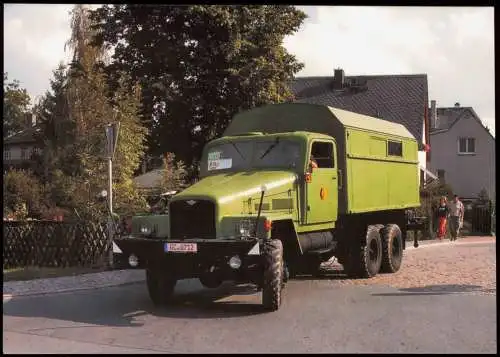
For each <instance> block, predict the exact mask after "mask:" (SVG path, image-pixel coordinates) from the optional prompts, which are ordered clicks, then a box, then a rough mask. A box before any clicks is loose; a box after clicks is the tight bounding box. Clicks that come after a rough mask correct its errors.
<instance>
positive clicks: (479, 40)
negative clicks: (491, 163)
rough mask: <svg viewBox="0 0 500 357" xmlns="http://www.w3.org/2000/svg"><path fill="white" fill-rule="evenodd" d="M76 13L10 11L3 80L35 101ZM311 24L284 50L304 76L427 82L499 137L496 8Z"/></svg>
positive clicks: (368, 12)
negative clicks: (418, 77)
mask: <svg viewBox="0 0 500 357" xmlns="http://www.w3.org/2000/svg"><path fill="white" fill-rule="evenodd" d="M71 7H72V6H71V5H65V4H64V5H63V4H60V5H53V4H47V5H45V4H37V5H34V4H6V5H5V6H4V66H5V67H4V72H8V73H9V79H10V80H12V79H14V78H15V79H18V80H20V81H21V84H22V86H24V87H25V88H27V90H28V92H29V93H30V95H32V96H34V97H35V96H38V95H41V94H43V93H44V92H45V91H46V90H47V89H48V88H49V80H50V78H51V77H52V71H53V70H54V69H55V68H56V67H57V65H58V63H59V62H60V61H67V59H68V55H69V54H68V53H65V51H64V44H65V42H66V41H67V39H68V38H69V33H70V28H69V20H70V17H69V14H68V12H69V10H70V9H71ZM301 9H303V10H304V11H305V12H306V13H307V14H308V15H309V18H308V20H307V21H306V22H305V23H304V24H303V26H302V28H301V29H300V30H299V32H297V33H296V34H295V35H293V36H290V37H289V38H286V39H285V47H286V48H287V49H288V51H290V52H291V53H293V54H295V55H296V56H297V57H298V59H299V60H300V61H302V62H304V63H305V68H304V69H303V70H302V71H301V72H300V73H299V74H298V75H299V76H307V75H314V76H328V75H333V70H334V68H336V67H341V68H343V69H344V71H345V73H346V75H362V74H420V73H426V74H427V75H428V80H429V99H435V100H436V101H437V105H438V106H453V105H454V104H455V103H456V102H459V103H460V104H461V105H462V106H471V107H473V108H474V110H475V111H476V112H477V113H478V115H479V116H480V118H481V119H482V120H483V122H484V123H485V124H486V125H487V126H489V127H490V128H491V129H492V131H493V132H494V128H495V119H494V118H495V87H494V77H495V76H494V37H493V36H494V35H493V32H494V28H493V7H490V8H487V7H482V8H480V7H461V8H458V7H421V8H416V7H358V6H356V7H333V6H329V7H321V6H308V7H301Z"/></svg>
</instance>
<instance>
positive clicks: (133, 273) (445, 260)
mask: <svg viewBox="0 0 500 357" xmlns="http://www.w3.org/2000/svg"><path fill="white" fill-rule="evenodd" d="M495 241H496V240H495V237H471V238H463V239H460V240H459V241H457V242H454V243H450V242H448V241H444V242H436V241H430V242H429V241H427V242H421V245H420V247H419V248H416V249H415V248H413V247H412V246H411V244H408V245H407V249H406V250H405V254H404V257H403V265H402V267H401V270H400V271H399V272H398V273H396V274H380V275H378V276H376V277H374V278H371V279H366V280H348V279H345V280H344V279H342V276H341V275H342V272H341V271H342V266H340V265H338V264H336V263H335V260H334V259H333V260H332V261H330V262H328V263H326V264H325V271H326V272H327V273H328V274H336V275H337V274H338V275H340V276H339V277H340V278H341V279H339V280H338V282H339V283H341V284H356V285H373V284H378V285H389V286H392V287H395V288H402V289H404V288H418V289H428V290H429V291H435V290H440V291H442V290H443V289H446V290H447V291H450V290H453V289H455V290H457V292H466V291H465V290H467V289H468V290H469V291H468V293H474V294H489V295H492V294H493V295H496V261H495V255H494V254H493V255H491V254H490V255H488V254H484V253H485V252H486V251H487V250H488V249H490V250H491V249H495V245H492V244H484V243H488V242H489V243H493V242H495ZM144 277H145V274H144V271H143V270H117V271H111V272H101V273H92V274H84V275H79V276H71V277H60V278H49V279H36V280H29V281H10V282H4V285H3V294H4V296H23V295H37V294H47V293H56V292H67V291H77V290H88V289H95V288H104V287H111V286H118V285H123V284H129V283H136V282H141V281H144Z"/></svg>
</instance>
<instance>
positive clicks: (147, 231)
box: [141, 226, 151, 234]
mask: <svg viewBox="0 0 500 357" xmlns="http://www.w3.org/2000/svg"><path fill="white" fill-rule="evenodd" d="M141 233H142V234H150V233H151V228H149V227H145V226H142V227H141Z"/></svg>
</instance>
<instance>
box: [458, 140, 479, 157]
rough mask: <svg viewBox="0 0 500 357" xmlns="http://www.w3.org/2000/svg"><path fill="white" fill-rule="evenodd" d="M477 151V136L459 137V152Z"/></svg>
mask: <svg viewBox="0 0 500 357" xmlns="http://www.w3.org/2000/svg"><path fill="white" fill-rule="evenodd" d="M475 152H476V139H475V138H459V139H458V153H459V154H474V153H475Z"/></svg>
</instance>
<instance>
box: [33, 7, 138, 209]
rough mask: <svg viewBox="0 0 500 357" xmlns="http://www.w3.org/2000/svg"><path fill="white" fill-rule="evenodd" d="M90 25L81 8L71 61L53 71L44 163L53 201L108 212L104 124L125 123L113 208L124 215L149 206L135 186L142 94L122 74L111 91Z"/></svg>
mask: <svg viewBox="0 0 500 357" xmlns="http://www.w3.org/2000/svg"><path fill="white" fill-rule="evenodd" d="M90 25H91V23H90V20H89V18H88V10H87V8H86V7H85V6H83V5H76V6H75V7H74V8H73V11H72V18H71V26H72V32H71V37H70V39H69V41H68V43H67V46H68V47H69V49H70V50H72V51H73V59H72V62H71V64H70V65H69V67H68V68H65V67H64V66H62V65H60V66H59V68H58V69H57V70H56V71H55V72H54V79H53V80H52V81H51V92H49V93H46V95H45V96H44V98H43V100H42V101H41V103H40V105H39V106H38V108H37V113H39V115H40V117H41V118H42V124H41V128H42V130H41V131H40V135H39V143H40V145H41V146H42V147H43V153H44V154H43V160H42V162H43V163H44V167H45V169H46V170H45V171H46V172H45V174H46V175H45V178H46V179H47V182H50V196H51V198H52V201H53V202H54V204H55V205H58V206H60V207H63V208H68V209H69V210H70V211H74V210H75V209H76V210H77V211H78V212H79V214H80V216H81V217H83V218H85V217H87V218H92V217H97V216H101V217H102V216H103V215H106V214H107V213H106V212H107V210H106V206H105V205H104V204H102V203H99V202H97V199H96V195H97V193H98V192H100V191H101V190H102V189H104V188H106V187H107V180H108V178H107V160H106V158H105V156H104V154H105V152H104V148H105V126H106V125H107V124H108V123H110V122H113V121H119V122H120V123H121V126H120V136H119V140H118V145H117V148H116V152H115V158H114V162H113V178H114V181H113V186H114V194H115V197H114V198H115V199H114V208H116V209H117V210H118V211H120V210H129V209H134V207H136V206H141V205H145V201H144V200H143V199H142V197H141V196H140V195H139V194H138V193H137V191H136V190H135V187H134V185H133V182H132V175H133V173H134V171H135V170H136V169H137V167H138V166H139V163H140V158H141V157H142V155H143V152H144V141H145V135H146V129H145V128H144V127H143V126H142V124H141V123H140V120H139V118H138V111H139V110H140V102H141V91H140V88H139V87H138V86H132V87H130V83H131V81H130V80H129V79H128V78H127V76H126V75H124V74H123V73H117V74H116V75H117V76H116V81H117V82H116V88H114V90H113V91H111V90H110V89H109V87H108V80H107V75H106V73H105V72H104V70H103V68H102V67H101V66H100V65H99V64H100V63H105V61H106V57H105V53H104V50H103V49H102V48H99V47H97V46H94V45H93V44H92V43H91V41H90V39H91V38H92V36H93V30H92V29H91V26H90ZM123 83H127V86H125V85H123Z"/></svg>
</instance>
